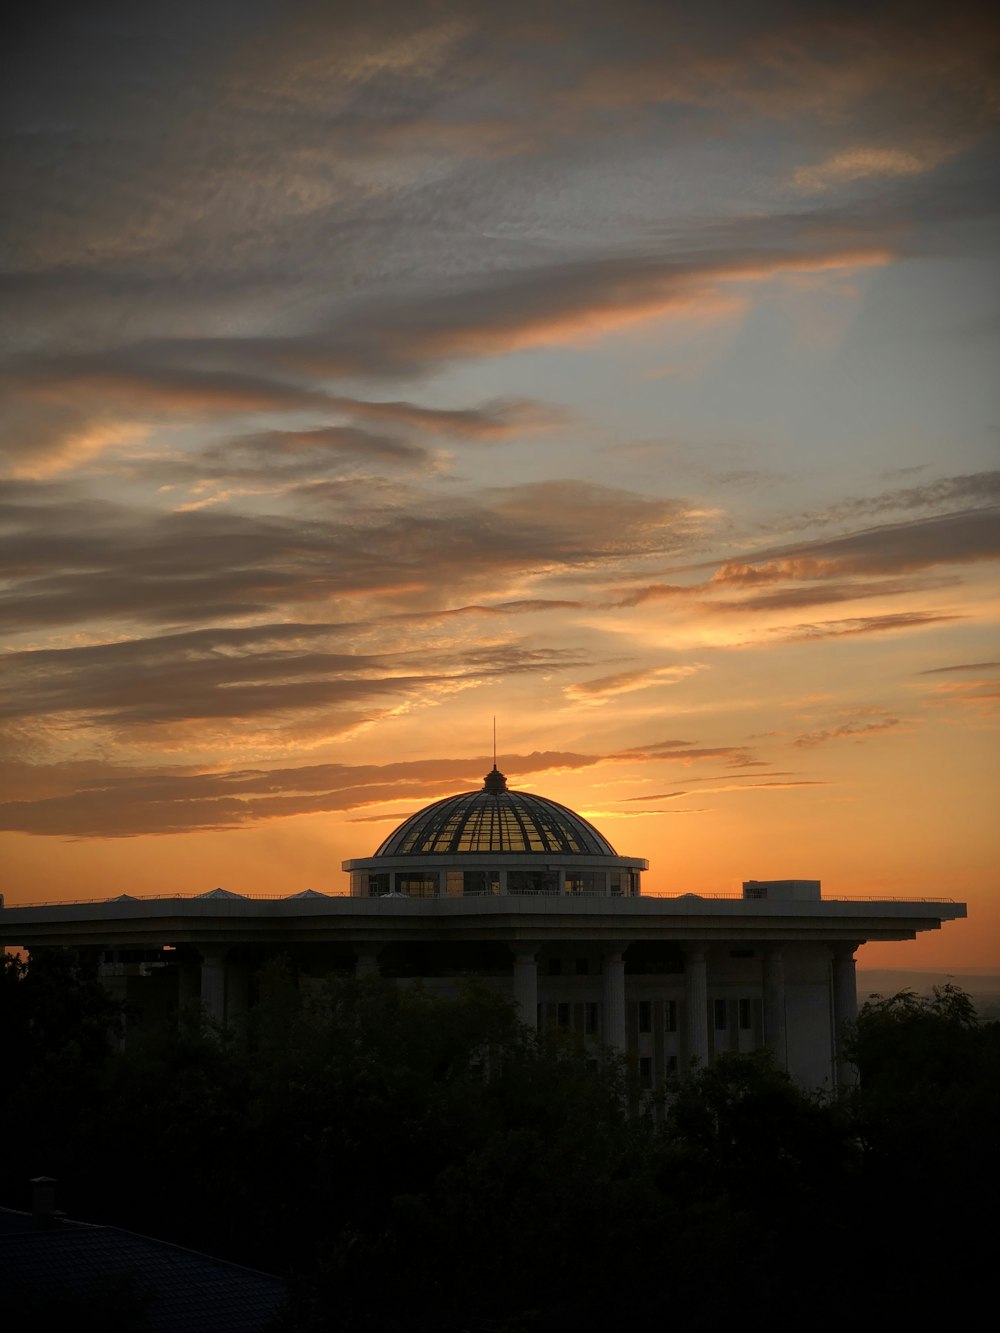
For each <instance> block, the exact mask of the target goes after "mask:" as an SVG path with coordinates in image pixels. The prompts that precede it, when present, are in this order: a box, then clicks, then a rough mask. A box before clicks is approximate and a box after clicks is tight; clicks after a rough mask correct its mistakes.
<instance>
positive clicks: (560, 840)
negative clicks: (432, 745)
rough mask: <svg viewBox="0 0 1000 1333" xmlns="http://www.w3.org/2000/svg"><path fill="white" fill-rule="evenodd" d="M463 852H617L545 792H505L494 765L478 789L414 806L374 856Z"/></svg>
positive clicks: (579, 818) (499, 774)
mask: <svg viewBox="0 0 1000 1333" xmlns="http://www.w3.org/2000/svg"><path fill="white" fill-rule="evenodd" d="M455 852H457V853H462V852H480V853H482V852H514V853H524V852H538V853H542V854H545V853H553V852H555V853H560V852H561V853H569V854H573V853H575V854H577V855H585V856H617V852H616V851H615V849H614V848H613V847H612V846H611V844H610V843H609V842H608V841H607V839H606V838H604V837H602V836H601V834H600V833H598V831H597V829H595V828H594V826H593V824H588V823H587V821H586V820H585V819H581V817H580V816H579V815H577V814H574V813H573V811H572V810H567V808H566V807H565V806H564V805H559V804H558V803H557V802H556V801H550V800H547V799H546V798H545V797H544V796H530V795H528V794H527V793H526V792H519V791H508V790H507V779H506V778H505V777H504V775H503V774H502V773H501V772H499V771H498V770H497V768H496V767H494V768H493V769H492V770H491V771H490V772H489V773H487V775H486V780H485V782H484V783H483V787H482V790H481V791H466V792H462V793H461V794H460V795H458V796H447V797H445V799H444V800H443V801H435V803H434V804H433V805H428V806H426V807H425V808H424V809H423V810H418V811H417V813H416V814H415V815H411V816H410V818H409V819H407V820H405V821H404V822H403V823H402V824H400V826H399V827H398V828H397V829H396V831H395V832H394V833H392V834H390V836H389V837H388V838H386V840H385V842H383V843H382V845H381V847H379V849H378V851H377V852H376V853H375V855H376V856H423V855H429V854H433V853H439V854H446V855H450V854H451V853H455Z"/></svg>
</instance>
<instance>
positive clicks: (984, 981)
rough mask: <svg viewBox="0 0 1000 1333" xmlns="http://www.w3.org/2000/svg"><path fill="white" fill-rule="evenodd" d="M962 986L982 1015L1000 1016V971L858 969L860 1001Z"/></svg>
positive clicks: (988, 1016)
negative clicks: (936, 988)
mask: <svg viewBox="0 0 1000 1333" xmlns="http://www.w3.org/2000/svg"><path fill="white" fill-rule="evenodd" d="M949 984H950V985H952V986H958V987H959V989H960V990H964V991H965V993H966V994H967V995H969V996H971V998H972V999H973V1000H974V1001H975V1003H976V1009H977V1011H978V1013H979V1016H980V1018H997V1019H1000V971H996V972H963V971H961V970H956V971H954V972H915V971H914V972H906V971H901V970H897V969H895V968H888V967H885V968H861V967H859V968H858V1000H859V1001H862V1002H863V1001H864V1000H866V999H867V998H868V996H869V995H872V994H876V995H895V994H896V993H897V992H898V991H901V990H912V991H914V992H915V993H916V994H917V995H930V993H931V990H932V988H933V987H934V986H947V985H949Z"/></svg>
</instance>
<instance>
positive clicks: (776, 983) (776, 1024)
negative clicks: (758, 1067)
mask: <svg viewBox="0 0 1000 1333" xmlns="http://www.w3.org/2000/svg"><path fill="white" fill-rule="evenodd" d="M763 980H764V1044H765V1046H767V1047H768V1049H769V1050H770V1052H771V1054H772V1055H773V1056H774V1063H775V1064H776V1065H777V1067H778V1068H779V1069H787V1068H788V1038H787V1034H786V1030H785V965H784V960H783V958H782V956H781V950H780V949H779V948H778V947H777V946H776V945H771V946H769V947H768V948H766V949H765V950H764V978H763Z"/></svg>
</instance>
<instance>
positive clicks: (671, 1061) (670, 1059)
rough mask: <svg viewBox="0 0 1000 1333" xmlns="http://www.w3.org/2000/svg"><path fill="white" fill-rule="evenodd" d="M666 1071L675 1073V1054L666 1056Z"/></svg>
mask: <svg viewBox="0 0 1000 1333" xmlns="http://www.w3.org/2000/svg"><path fill="white" fill-rule="evenodd" d="M667 1073H668V1074H676V1073H677V1056H676V1055H668V1056H667Z"/></svg>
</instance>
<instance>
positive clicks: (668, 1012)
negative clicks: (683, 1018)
mask: <svg viewBox="0 0 1000 1333" xmlns="http://www.w3.org/2000/svg"><path fill="white" fill-rule="evenodd" d="M664 1020H665V1021H664V1024H663V1026H664V1027H665V1028H666V1030H667V1031H668V1032H676V1031H677V1001H676V1000H668V1001H667V1002H666V1004H665V1005H664Z"/></svg>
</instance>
